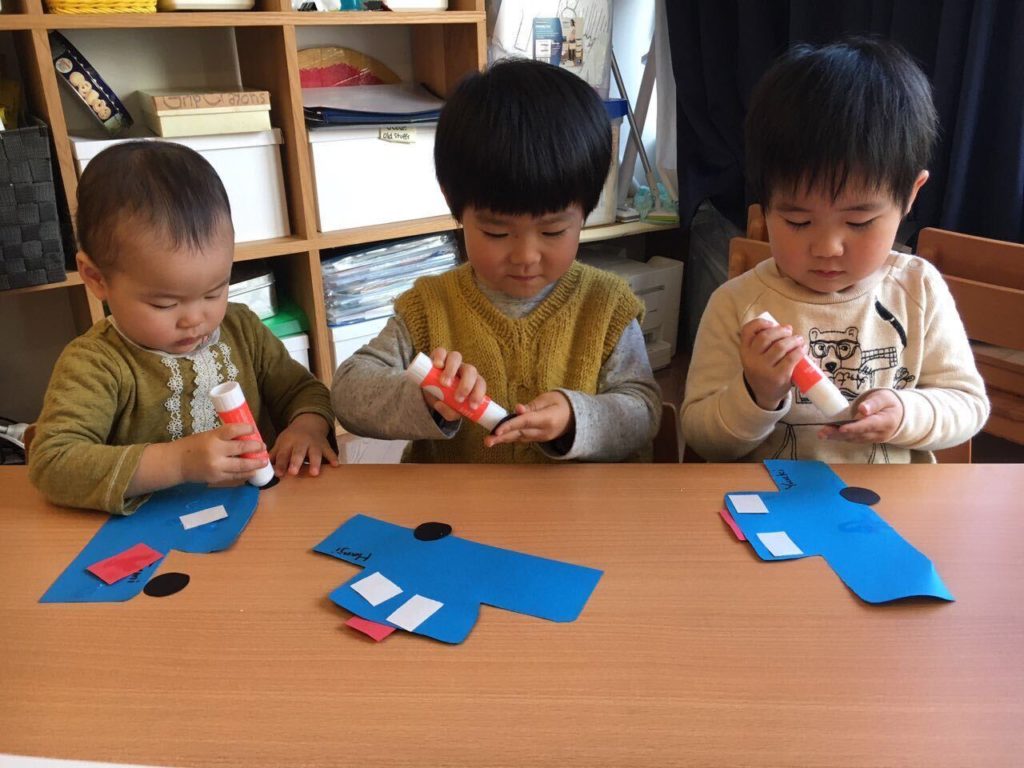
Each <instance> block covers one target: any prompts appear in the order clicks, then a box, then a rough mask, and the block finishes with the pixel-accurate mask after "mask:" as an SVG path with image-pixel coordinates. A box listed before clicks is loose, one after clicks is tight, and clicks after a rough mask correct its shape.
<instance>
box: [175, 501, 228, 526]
mask: <svg viewBox="0 0 1024 768" xmlns="http://www.w3.org/2000/svg"><path fill="white" fill-rule="evenodd" d="M227 516H228V511H227V510H226V509H224V505H223V504H218V505H217V506H216V507H210V508H209V509H200V510H199V511H198V512H190V513H189V514H187V515H182V516H181V517H180V518H179V519H180V520H181V524H182V526H183V527H184V528H185V530H186V531H187V530H189V529H190V528H196V527H197V526H200V525H206V524H207V523H212V522H214V521H216V520H223V519H224V518H225V517H227Z"/></svg>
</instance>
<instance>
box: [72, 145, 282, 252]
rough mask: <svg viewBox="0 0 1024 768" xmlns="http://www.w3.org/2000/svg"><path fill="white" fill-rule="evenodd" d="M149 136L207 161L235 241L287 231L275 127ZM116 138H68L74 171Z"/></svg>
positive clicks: (268, 237)
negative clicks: (224, 197)
mask: <svg viewBox="0 0 1024 768" xmlns="http://www.w3.org/2000/svg"><path fill="white" fill-rule="evenodd" d="M151 140H152V141H174V143H176V144H184V145H185V146H186V147H191V148H192V149H194V150H196V151H197V152H198V153H199V154H201V155H202V156H203V157H205V158H206V159H207V160H208V161H209V162H210V165H212V166H213V168H214V170H215V171H217V175H219V176H220V180H221V182H223V184H224V189H225V190H226V191H227V193H228V200H229V201H230V203H231V221H232V223H233V224H234V225H235V242H236V243H247V242H250V241H252V240H268V239H270V238H274V237H285V236H287V235H289V234H291V229H290V228H289V225H288V206H287V204H286V203H285V196H284V176H283V175H282V172H281V151H280V149H279V145H280V144H281V132H280V131H279V130H277V129H276V128H275V129H273V130H270V131H257V132H253V133H228V134H222V135H219V136H190V137H186V138H176V139H161V138H157V137H152V139H151ZM121 141H125V139H112V140H99V141H97V140H94V139H85V138H81V137H76V136H72V137H71V148H72V152H73V153H74V155H75V163H76V165H77V166H78V175H79V176H81V175H82V171H84V170H85V167H86V166H87V165H88V164H89V161H90V160H92V159H93V158H94V157H96V155H98V154H99V153H100V152H102V151H103V150H104V149H106V148H107V147H111V146H113V145H114V144H118V143H120V142H121Z"/></svg>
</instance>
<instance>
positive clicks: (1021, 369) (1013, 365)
mask: <svg viewBox="0 0 1024 768" xmlns="http://www.w3.org/2000/svg"><path fill="white" fill-rule="evenodd" d="M917 252H918V255H920V256H921V258H924V259H927V260H928V261H930V262H931V263H932V264H934V265H935V267H936V268H937V269H938V270H939V272H941V273H942V276H943V277H944V278H945V280H946V285H948V286H949V291H950V293H952V294H953V298H954V299H955V300H956V306H957V310H958V311H959V312H960V318H961V319H962V320H963V323H964V328H966V329H967V336H968V337H969V338H970V339H971V340H972V341H974V342H981V343H980V344H974V345H972V346H973V348H974V359H975V360H976V361H977V363H978V371H979V372H980V373H981V375H982V378H984V379H985V388H986V389H987V390H988V398H989V404H990V405H991V413H990V415H989V420H988V423H986V424H985V432H988V433H990V434H993V435H995V436H997V437H1000V438H1003V439H1004V440H1011V441H1013V442H1016V443H1024V364H1022V363H1021V355H1020V353H1021V352H1024V245H1021V244H1020V243H1010V242H1005V241H1002V240H991V239H989V238H985V237H975V236H973V235H963V234H960V233H958V232H949V231H947V230H943V229H933V228H928V229H922V230H921V232H920V234H919V235H918V239H917ZM936 455H938V454H936Z"/></svg>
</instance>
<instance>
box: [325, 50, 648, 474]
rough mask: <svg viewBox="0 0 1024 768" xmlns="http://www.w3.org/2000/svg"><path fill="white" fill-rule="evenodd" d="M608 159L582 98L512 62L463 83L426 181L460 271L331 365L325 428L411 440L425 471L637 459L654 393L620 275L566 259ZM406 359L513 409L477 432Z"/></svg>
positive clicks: (589, 98) (598, 118)
mask: <svg viewBox="0 0 1024 768" xmlns="http://www.w3.org/2000/svg"><path fill="white" fill-rule="evenodd" d="M611 156H612V146H611V129H610V125H609V121H608V116H607V114H606V113H605V110H604V106H603V105H602V104H601V101H600V99H599V98H598V97H597V96H596V95H595V94H594V92H593V90H591V88H590V87H589V86H588V85H587V84H586V83H585V82H583V81H582V80H580V79H579V78H578V77H576V76H575V75H573V74H571V73H569V72H567V71H565V70H561V69H559V68H557V67H553V66H550V65H548V64H542V63H539V62H534V61H527V60H514V61H507V62H501V63H498V64H495V65H494V66H492V67H491V68H490V69H488V70H487V71H486V72H484V73H482V74H473V75H470V76H469V77H467V78H466V79H465V80H464V81H463V82H462V83H461V84H460V85H459V86H458V88H457V89H456V91H455V93H454V94H453V95H452V97H451V98H450V99H449V100H448V102H447V104H446V105H445V107H444V110H443V111H442V113H441V118H440V121H439V123H438V127H437V137H436V143H435V148H434V161H435V165H436V170H437V179H438V182H439V183H440V185H441V189H442V190H443V192H444V195H445V198H446V199H447V201H448V205H449V207H450V208H451V211H452V215H453V216H455V218H456V219H457V220H458V221H459V222H461V224H462V227H463V232H464V235H465V245H466V257H467V260H468V263H466V264H463V265H462V266H460V267H458V268H456V269H454V270H452V271H451V272H448V273H447V274H444V275H439V276H434V277H425V278H421V279H420V280H418V281H417V282H416V284H415V285H414V286H413V288H412V289H411V290H409V291H408V292H406V293H405V294H403V295H402V296H401V297H399V299H398V301H397V302H396V303H395V316H394V317H393V318H392V319H391V320H390V321H389V322H388V324H387V326H386V327H385V328H384V330H383V331H381V333H380V335H379V336H377V338H376V339H374V340H373V341H371V342H370V343H369V344H367V345H366V346H364V347H363V348H362V349H360V350H359V351H358V352H356V353H355V354H354V355H353V356H352V357H350V358H349V359H348V360H346V361H345V362H344V363H342V365H341V366H340V367H339V368H338V370H337V372H336V373H335V376H334V384H333V388H332V395H333V402H334V406H335V411H336V413H337V415H338V418H339V420H340V421H341V423H342V424H343V425H344V426H345V428H346V429H348V430H349V431H350V432H352V433H354V434H357V435H364V436H369V437H378V438H385V439H405V440H412V441H413V442H412V445H411V446H410V449H409V451H408V452H407V454H406V460H410V461H424V462H505V463H509V462H517V463H518V462H543V461H553V460H567V459H576V460H588V461H619V460H624V459H630V458H635V457H638V456H640V455H642V454H643V453H644V452H645V451H647V450H648V449H649V447H650V444H651V440H652V439H653V436H654V433H655V432H656V431H657V428H658V419H659V416H660V412H661V395H660V390H659V388H658V385H657V383H656V382H655V381H654V377H653V375H652V373H651V367H650V363H649V362H648V359H647V352H646V349H645V347H644V339H643V334H642V333H641V331H640V325H639V323H638V318H639V317H640V314H641V312H642V304H641V303H640V301H639V300H638V299H637V298H636V297H635V296H634V295H633V294H632V292H631V291H630V289H629V286H628V285H626V283H625V282H624V281H622V280H621V279H620V278H618V277H616V276H614V275H612V274H611V273H608V272H603V271H600V270H597V269H594V268H591V267H588V266H585V265H582V264H579V263H577V262H576V260H575V258H576V250H577V247H578V245H579V238H580V229H581V228H582V226H583V221H584V219H585V218H586V217H587V215H588V214H589V213H590V212H591V211H592V210H593V209H594V207H595V206H596V205H597V201H598V197H599V196H600V193H601V188H602V186H603V184H604V180H605V177H606V175H607V173H608V166H609V162H610V159H611ZM418 352H424V353H426V354H428V355H429V356H430V357H431V359H432V361H433V364H434V365H435V366H436V367H437V368H438V369H441V370H442V377H443V379H444V380H445V383H449V382H451V381H455V380H458V385H457V388H456V392H455V396H456V399H457V400H459V401H460V402H466V403H468V404H469V405H470V407H475V406H477V405H478V404H479V403H480V402H481V400H482V399H483V397H484V395H485V394H486V395H487V396H489V397H491V398H492V399H493V400H495V401H496V402H497V403H499V404H501V405H503V406H505V407H506V408H508V409H509V410H510V411H512V412H513V417H512V418H510V419H508V420H507V421H505V422H503V423H502V424H500V425H499V426H498V427H497V428H496V429H495V430H494V433H493V434H490V435H488V434H487V433H486V432H485V431H484V430H483V429H481V428H480V427H479V426H477V425H475V424H472V423H470V424H465V425H464V424H462V420H461V419H460V417H459V415H458V414H457V413H456V412H455V411H453V410H452V409H451V408H449V407H448V406H447V405H445V404H444V403H443V402H441V401H439V400H436V399H435V398H434V397H432V396H431V395H430V394H429V393H427V392H426V391H424V390H421V389H420V388H419V387H418V386H417V385H416V383H415V382H413V381H411V380H410V379H409V378H408V377H406V376H405V375H404V371H405V369H406V367H407V366H408V365H409V363H410V362H411V360H412V359H413V358H414V357H415V356H416V354H417V353H418Z"/></svg>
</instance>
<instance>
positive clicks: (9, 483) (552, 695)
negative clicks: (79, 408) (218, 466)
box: [0, 465, 1024, 768]
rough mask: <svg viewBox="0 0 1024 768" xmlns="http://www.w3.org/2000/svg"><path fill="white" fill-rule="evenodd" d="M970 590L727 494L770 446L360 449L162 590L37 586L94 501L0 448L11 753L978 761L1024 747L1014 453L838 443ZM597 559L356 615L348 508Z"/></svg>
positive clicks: (535, 760) (6, 742) (3, 676)
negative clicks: (412, 615)
mask: <svg viewBox="0 0 1024 768" xmlns="http://www.w3.org/2000/svg"><path fill="white" fill-rule="evenodd" d="M838 469H839V473H840V474H841V475H842V477H843V478H844V479H845V480H846V482H847V483H848V484H850V485H860V486H865V487H868V488H872V489H873V490H875V491H877V492H878V493H879V494H880V495H881V497H882V500H881V502H880V503H879V504H877V505H876V509H877V510H878V511H879V513H881V515H882V516H883V517H885V518H886V519H887V520H888V521H889V522H890V523H892V524H893V525H894V527H896V529H897V530H899V531H900V532H901V533H902V534H903V535H904V536H905V537H906V538H907V539H908V540H909V541H910V542H911V543H913V544H914V545H915V546H917V547H918V548H919V549H921V550H922V551H923V552H924V553H925V554H927V555H928V556H929V557H931V558H932V560H933V561H934V562H935V564H936V566H937V567H938V569H939V572H940V573H941V575H942V576H943V578H944V580H945V581H946V584H947V585H948V586H949V587H950V589H951V590H952V591H953V593H954V594H955V595H956V597H957V602H955V603H952V604H947V603H940V602H937V601H928V600H908V601H903V602H901V603H898V604H893V605H888V606H881V607H879V606H870V605H867V604H865V603H863V602H861V601H860V600H859V599H858V598H857V597H856V596H854V595H853V594H852V593H851V592H849V591H848V590H847V589H846V588H845V587H844V586H843V585H842V583H841V582H840V581H839V579H838V578H837V577H836V576H835V575H834V573H833V572H832V571H831V570H830V569H829V568H828V566H827V565H826V564H825V563H824V562H823V561H822V560H821V559H819V558H808V559H805V560H800V561H793V562H786V563H763V562H761V561H759V560H758V559H757V558H756V556H755V555H754V554H753V552H752V551H751V550H750V548H749V546H748V545H747V544H741V543H738V542H737V541H736V540H735V539H734V538H733V537H732V535H731V533H729V532H728V531H727V529H726V528H725V526H724V524H723V523H722V521H721V520H720V519H719V517H718V514H717V512H718V509H719V507H720V506H721V502H722V496H723V493H724V492H726V491H733V490H771V489H774V486H773V485H772V483H771V481H770V479H769V477H768V475H767V473H766V472H765V470H764V468H763V467H761V466H759V465H747V466H729V465H672V466H669V465H661V466H565V467H541V468H526V467H496V468H485V467H470V466H455V467H447V468H431V467H423V466H420V467H415V466H403V467H396V466H346V467H341V468H339V469H336V470H331V471H328V472H326V474H325V475H324V476H323V477H321V478H319V479H307V478H299V479H290V480H288V481H286V482H284V483H282V484H281V485H280V486H278V487H277V488H276V489H273V490H271V491H269V492H267V493H265V494H263V496H262V498H261V501H260V506H259V509H258V510H257V512H256V514H255V516H254V518H253V520H252V522H251V523H250V525H249V527H248V528H247V529H246V531H245V532H244V533H243V535H242V537H241V538H240V539H239V541H238V542H237V543H236V544H235V545H234V546H233V547H232V548H231V549H230V550H228V551H226V552H222V553H219V554H214V555H184V554H181V553H179V552H172V553H171V554H170V555H169V556H168V558H167V560H166V562H165V563H164V565H163V566H161V570H163V571H167V570H180V571H184V572H186V573H188V574H190V575H191V577H192V582H191V583H190V584H189V586H188V587H187V588H186V589H185V590H184V591H183V592H181V593H179V594H177V595H174V596H172V597H168V598H164V599H155V598H150V597H147V596H145V595H139V596H138V597H136V598H135V599H133V600H131V601H130V602H127V603H122V604H98V605H97V604H93V605H40V604H39V603H38V602H37V600H38V599H39V596H40V595H41V594H42V593H43V592H44V590H45V589H46V588H47V587H48V586H49V584H50V583H51V582H52V581H53V579H54V578H55V577H56V576H57V575H58V574H59V573H60V572H61V571H62V570H63V568H64V567H65V566H66V565H67V564H68V563H69V562H70V561H71V559H72V558H73V557H74V556H75V555H76V554H77V553H78V552H79V550H80V549H81V548H82V547H83V546H84V545H85V543H86V542H87V541H88V540H89V538H90V537H91V536H92V534H93V533H94V531H95V530H96V529H97V528H98V527H99V525H100V523H101V522H102V520H103V518H102V517H101V516H100V515H98V514H96V513H88V512H80V511H74V510H66V509H58V508H55V507H51V506H49V505H48V504H46V503H45V502H44V501H42V499H41V498H40V497H39V496H38V494H37V493H36V491H35V490H34V489H33V488H31V486H30V485H29V483H28V480H27V477H26V473H25V471H24V470H23V469H21V468H4V469H0V488H2V489H3V494H2V495H3V500H2V501H0V584H2V586H0V693H2V695H0V753H16V754H28V755H46V756H49V757H64V758H79V759H86V758H87V759H92V760H108V761H114V762H134V763H146V764H156V765H174V766H199V765H216V766H228V765H232V766H234V765H237V766H246V767H249V766H263V765H266V766H329V765H360V764H364V765H368V766H369V765H373V766H376V765H387V766H441V765H476V766H531V765H551V766H568V765H573V766H587V768H595V767H597V766H634V765H639V766H671V765H709V766H729V765H785V766H795V765H801V766H809V765H821V766H879V765H901V766H908V765H915V766H917V765H919V766H940V765H948V766H966V765H984V766H996V765H1020V764H1021V761H1022V760H1024V662H1022V655H1024V504H1022V500H1024V468H1022V467H1020V466H1010V465H1007V466H997V465H974V466H956V465H932V466H910V467H907V466H903V467H856V466H849V467H839V468H838ZM359 512H362V513H366V514H369V515H374V516H378V517H381V518H385V519H387V520H390V521H393V522H396V523H399V524H402V525H407V526H415V525H417V524H418V523H420V522H423V521H427V520H441V521H446V522H449V523H451V524H452V525H453V526H454V527H455V531H456V533H457V534H460V535H462V536H464V537H466V538H469V539H473V540H476V541H480V542H485V543H489V544H493V545H496V546H502V547H507V548H511V549H516V550H520V551H523V552H529V553H532V554H537V555H543V556H548V557H552V558H558V559H563V560H568V561H570V562H575V563H580V564H583V565H590V566H594V567H597V568H602V569H604V571H605V575H604V577H603V578H602V579H601V582H600V583H599V584H598V587H597V589H596V591H595V592H594V595H593V596H592V598H591V600H590V602H589V603H588V604H587V606H586V608H585V609H584V611H583V614H582V616H581V617H580V619H579V620H578V621H576V622H574V623H569V624H557V623H551V622H547V621H542V620H540V619H535V618H532V617H528V616H523V615H519V614H514V613H509V612H505V611H500V610H497V609H493V608H488V607H485V608H483V610H482V612H481V616H480V621H479V623H478V624H477V626H476V628H475V629H474V630H473V632H472V633H471V634H470V636H469V638H468V639H467V641H466V642H465V643H464V644H462V645H458V646H449V645H445V644H442V643H439V642H434V641H431V640H428V639H425V638H422V637H417V636H412V635H407V634H404V633H396V634H395V635H393V636H392V637H390V638H389V639H388V640H386V641H385V642H384V643H382V644H380V645H377V644H374V643H373V642H371V641H369V640H368V639H365V638H363V637H361V636H360V635H358V634H356V633H354V632H352V631H351V630H349V629H347V628H345V627H344V626H343V622H344V621H345V619H346V618H347V614H346V613H345V612H344V611H342V610H341V609H339V608H337V607H336V606H334V605H333V604H332V603H331V602H330V601H329V600H328V599H327V595H328V593H329V592H330V591H331V590H332V589H333V588H334V587H336V586H338V585H339V584H341V583H342V582H343V581H345V580H346V579H347V578H349V576H350V575H351V574H352V573H353V572H354V571H353V566H350V565H348V564H346V563H344V562H341V561H339V560H336V559H333V558H328V557H325V556H323V555H318V554H315V553H313V552H311V551H310V549H311V547H312V546H313V545H315V544H316V543H317V542H319V541H320V540H321V539H322V538H323V537H324V536H326V535H327V534H328V533H329V532H331V531H332V530H333V529H334V528H335V527H337V526H338V525H339V524H340V523H342V522H343V521H344V520H345V519H347V518H348V517H349V516H350V515H352V514H355V513H359Z"/></svg>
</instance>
